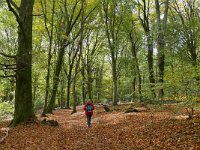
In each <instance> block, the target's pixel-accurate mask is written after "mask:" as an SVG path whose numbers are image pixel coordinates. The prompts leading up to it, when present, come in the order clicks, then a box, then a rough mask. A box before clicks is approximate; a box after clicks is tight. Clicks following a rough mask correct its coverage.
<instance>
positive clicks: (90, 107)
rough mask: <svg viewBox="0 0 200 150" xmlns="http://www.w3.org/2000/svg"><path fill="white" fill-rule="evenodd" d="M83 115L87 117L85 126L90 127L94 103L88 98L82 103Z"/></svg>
mask: <svg viewBox="0 0 200 150" xmlns="http://www.w3.org/2000/svg"><path fill="white" fill-rule="evenodd" d="M84 110H85V115H86V117H87V126H88V127H90V125H91V117H92V115H93V110H94V105H93V103H92V102H91V101H90V100H88V102H87V103H86V104H85V105H84Z"/></svg>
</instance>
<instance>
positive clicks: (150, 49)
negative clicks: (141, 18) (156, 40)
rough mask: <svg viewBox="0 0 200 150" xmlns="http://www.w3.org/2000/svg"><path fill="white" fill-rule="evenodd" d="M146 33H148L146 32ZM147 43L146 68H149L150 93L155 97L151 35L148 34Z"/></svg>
mask: <svg viewBox="0 0 200 150" xmlns="http://www.w3.org/2000/svg"><path fill="white" fill-rule="evenodd" d="M147 34H148V33H147ZM146 37H147V45H148V54H147V60H148V70H149V82H150V87H151V93H152V96H153V98H155V97H156V93H155V90H154V88H155V78H154V69H153V41H152V39H151V38H152V37H150V35H147V36H146Z"/></svg>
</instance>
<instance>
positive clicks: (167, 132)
mask: <svg viewBox="0 0 200 150" xmlns="http://www.w3.org/2000/svg"><path fill="white" fill-rule="evenodd" d="M125 107H127V106H125V105H124V106H116V107H115V108H113V111H112V112H108V113H106V112H104V110H103V107H97V108H96V110H95V113H94V116H93V117H92V127H91V128H87V127H86V118H85V115H84V112H83V110H82V106H79V107H77V110H78V112H77V113H75V114H73V115H71V110H66V109H60V110H56V111H55V112H54V115H48V119H50V120H51V119H54V120H57V121H58V122H59V126H58V127H50V126H48V125H42V124H41V123H37V124H28V125H19V126H17V127H16V128H13V129H10V130H9V136H8V137H7V138H6V140H5V141H4V142H3V143H1V144H0V149H3V150H4V149H5V150H24V149H29V150H35V149H38V150H43V149H45V150H47V149H48V150H84V149H91V150H93V149H97V150H110V149H112V150H114V149H119V150H122V149H123V150H126V149H127V150H129V149H130V150H143V149H145V150H146V149H155V150H157V149H162V150H163V149H167V150H170V149H180V150H184V149H185V150H187V149H191V150H198V149H200V118H199V117H195V118H194V119H191V120H186V119H173V117H172V115H173V114H172V113H170V112H168V111H159V112H157V111H151V110H149V111H148V112H138V113H136V112H134V113H124V108H125ZM38 119H39V120H41V119H43V118H40V117H39V116H38ZM7 124H8V123H6V122H3V123H1V124H0V128H2V127H6V125H7Z"/></svg>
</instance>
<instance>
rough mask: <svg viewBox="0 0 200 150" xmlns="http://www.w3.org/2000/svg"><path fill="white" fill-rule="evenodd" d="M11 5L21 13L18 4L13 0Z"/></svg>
mask: <svg viewBox="0 0 200 150" xmlns="http://www.w3.org/2000/svg"><path fill="white" fill-rule="evenodd" d="M10 4H12V5H13V7H14V8H15V9H16V10H17V11H18V12H19V7H18V6H17V4H16V3H15V2H13V1H12V0H10Z"/></svg>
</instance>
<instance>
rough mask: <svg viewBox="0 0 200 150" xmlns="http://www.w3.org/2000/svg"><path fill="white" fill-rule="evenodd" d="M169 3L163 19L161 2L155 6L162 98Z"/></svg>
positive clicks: (156, 1)
mask: <svg viewBox="0 0 200 150" xmlns="http://www.w3.org/2000/svg"><path fill="white" fill-rule="evenodd" d="M168 4H169V0H166V1H165V12H164V19H163V20H162V21H161V17H160V16H161V12H160V4H159V0H155V6H156V15H157V24H158V39H157V44H158V46H157V49H158V54H157V55H158V56H157V57H158V64H157V65H158V83H159V91H158V95H157V96H158V97H157V99H161V100H162V98H163V96H164V90H163V82H164V69H165V68H164V66H165V54H164V48H165V41H164V37H165V32H166V27H167V15H168Z"/></svg>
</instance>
